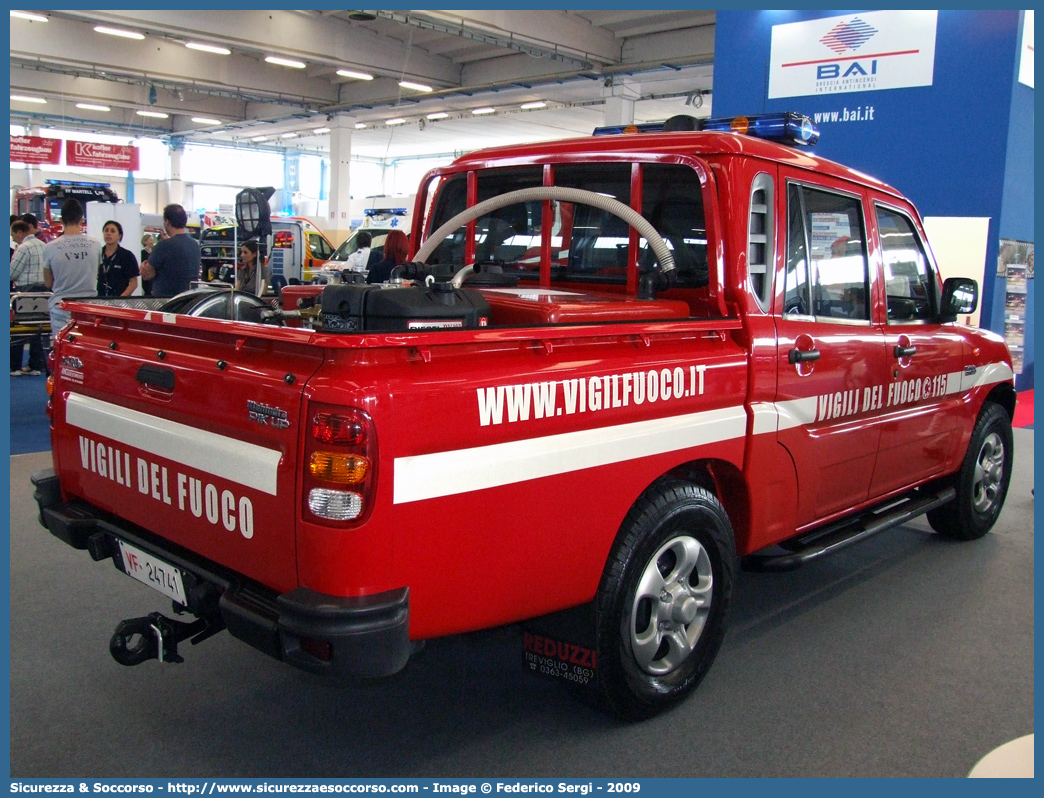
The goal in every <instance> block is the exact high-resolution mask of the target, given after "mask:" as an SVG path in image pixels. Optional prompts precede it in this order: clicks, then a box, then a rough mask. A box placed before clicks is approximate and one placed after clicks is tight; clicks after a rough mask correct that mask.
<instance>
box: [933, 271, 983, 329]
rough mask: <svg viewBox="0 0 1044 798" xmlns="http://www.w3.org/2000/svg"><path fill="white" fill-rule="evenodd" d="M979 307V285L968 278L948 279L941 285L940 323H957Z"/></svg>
mask: <svg viewBox="0 0 1044 798" xmlns="http://www.w3.org/2000/svg"><path fill="white" fill-rule="evenodd" d="M978 306H979V284H978V283H977V282H975V281H974V280H972V279H971V278H970V277H948V278H947V279H946V282H944V283H943V291H942V303H941V308H940V313H939V315H940V317H941V318H940V321H942V322H944V323H945V322H948V321H957V317H958V316H962V315H967V314H969V313H974V312H975V309H976V308H977V307H978Z"/></svg>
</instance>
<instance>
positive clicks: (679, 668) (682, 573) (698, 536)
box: [596, 479, 736, 720]
mask: <svg viewBox="0 0 1044 798" xmlns="http://www.w3.org/2000/svg"><path fill="white" fill-rule="evenodd" d="M735 559H736V547H735V543H734V541H733V534H732V525H731V524H730V523H729V518H728V515H726V513H725V510H724V508H723V507H722V506H721V504H720V502H718V500H717V498H715V497H714V495H713V494H711V493H710V492H709V491H707V490H705V489H703V488H700V487H697V486H695V485H693V484H691V483H689V482H684V481H681V480H675V479H664V480H660V481H658V482H656V483H655V484H654V485H652V486H651V487H650V488H649V489H648V490H646V491H645V493H643V494H642V496H641V497H640V498H639V499H638V501H637V502H635V504H634V506H633V507H632V508H631V511H630V512H629V513H628V514H627V517H626V518H625V519H624V523H623V525H622V526H621V528H620V532H619V534H618V535H617V538H616V542H615V543H614V545H613V549H612V553H611V554H610V556H609V561H608V562H607V563H606V567H605V572H604V573H603V575H602V582H601V585H600V586H599V589H598V596H597V603H596V607H597V620H596V626H597V638H596V639H597V647H598V671H597V673H598V692H599V696H600V699H601V701H602V702H604V704H605V705H606V707H607V708H608V709H609V710H611V711H613V712H615V713H616V714H617V715H619V716H621V717H623V718H625V719H627V720H642V719H644V718H648V717H651V716H652V715H655V714H656V713H658V712H660V711H662V710H664V709H666V708H668V707H670V706H673V705H674V704H676V703H678V702H679V701H680V700H682V699H683V698H685V696H687V695H688V694H689V693H691V692H692V691H693V690H694V689H695V688H696V686H697V685H698V684H699V683H700V681H701V680H702V679H703V677H704V676H705V675H706V673H707V671H708V670H709V669H710V666H711V663H712V662H713V661H714V657H715V655H716V654H717V653H718V649H719V647H720V646H721V641H722V639H723V637H724V635H725V625H726V619H727V616H728V608H729V602H730V600H731V597H732V583H733V576H734V573H735ZM693 575H696V576H697V577H698V578H696V579H692V578H691V577H692V576H693ZM656 590H658V591H659V593H658V594H656V595H649V594H650V592H651V591H656Z"/></svg>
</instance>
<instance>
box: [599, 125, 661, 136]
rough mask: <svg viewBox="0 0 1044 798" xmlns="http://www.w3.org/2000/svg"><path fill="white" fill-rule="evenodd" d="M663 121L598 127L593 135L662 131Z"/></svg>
mask: <svg viewBox="0 0 1044 798" xmlns="http://www.w3.org/2000/svg"><path fill="white" fill-rule="evenodd" d="M662 132H663V122H643V123H642V124H640V125H610V126H608V127H596V128H595V129H594V133H592V134H591V135H592V136H613V135H616V134H617V133H662Z"/></svg>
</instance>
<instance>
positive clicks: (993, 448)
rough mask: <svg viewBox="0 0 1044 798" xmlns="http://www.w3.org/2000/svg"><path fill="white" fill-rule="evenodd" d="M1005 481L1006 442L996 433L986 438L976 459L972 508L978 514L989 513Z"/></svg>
mask: <svg viewBox="0 0 1044 798" xmlns="http://www.w3.org/2000/svg"><path fill="white" fill-rule="evenodd" d="M1003 479H1004V442H1003V441H1002V440H1001V437H1000V435H998V434H997V433H996V432H992V433H990V434H989V435H988V436H986V440H984V441H983V442H982V447H981V448H980V449H979V456H978V457H977V458H976V459H975V474H974V476H973V477H972V506H973V507H974V508H975V511H976V512H977V513H988V512H989V511H990V510H992V509H993V507H994V506H995V505H996V504H997V500H998V498H999V496H1000V490H1001V483H1002V481H1003Z"/></svg>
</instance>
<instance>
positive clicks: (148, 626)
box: [109, 612, 225, 666]
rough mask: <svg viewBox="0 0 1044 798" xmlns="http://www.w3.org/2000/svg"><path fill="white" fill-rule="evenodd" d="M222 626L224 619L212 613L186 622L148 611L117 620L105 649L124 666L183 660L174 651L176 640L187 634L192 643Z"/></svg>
mask: <svg viewBox="0 0 1044 798" xmlns="http://www.w3.org/2000/svg"><path fill="white" fill-rule="evenodd" d="M224 628H225V623H224V621H223V620H222V618H221V616H220V615H219V614H216V613H215V614H214V615H211V616H208V617H204V618H198V619H196V620H195V621H193V622H191V623H187V622H185V621H176V620H174V619H173V618H167V617H165V616H164V615H163V614H162V613H159V612H152V613H149V614H148V615H146V616H145V617H144V618H128V619H127V620H125V621H120V622H119V624H118V625H117V626H116V631H115V632H113V635H112V639H111V640H110V641H109V653H110V654H112V658H113V659H115V660H116V661H117V662H118V663H120V664H121V665H127V666H130V665H140V664H141V663H143V662H147V661H148V660H150V659H158V660H160V661H161V662H184V661H185V658H184V657H182V656H181V655H180V654H178V643H181V642H183V641H185V640H187V639H189V638H190V637H191V638H192V640H191V642H192V645H196V644H197V643H202V642H203V641H204V640H206V639H207V638H208V637H212V636H213V635H215V634H217V633H218V632H220V631H221V630H222V629H224Z"/></svg>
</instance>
